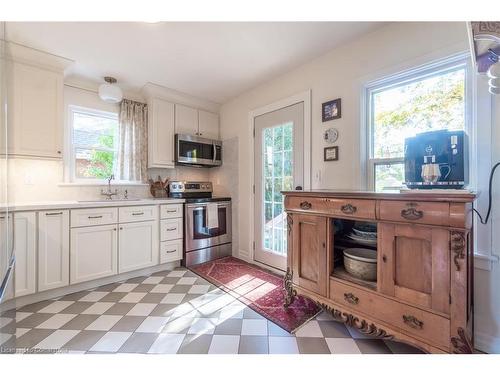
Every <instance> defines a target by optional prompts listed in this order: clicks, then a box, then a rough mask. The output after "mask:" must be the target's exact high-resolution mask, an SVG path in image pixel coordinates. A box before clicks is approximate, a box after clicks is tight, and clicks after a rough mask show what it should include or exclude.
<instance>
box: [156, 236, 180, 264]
mask: <svg viewBox="0 0 500 375" xmlns="http://www.w3.org/2000/svg"><path fill="white" fill-rule="evenodd" d="M181 259H182V238H181V239H179V240H173V241H163V242H161V243H160V263H168V262H174V261H176V260H181Z"/></svg>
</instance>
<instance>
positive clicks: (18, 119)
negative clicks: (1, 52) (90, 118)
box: [8, 62, 63, 159]
mask: <svg viewBox="0 0 500 375" xmlns="http://www.w3.org/2000/svg"><path fill="white" fill-rule="evenodd" d="M10 69H11V74H9V75H8V76H9V97H10V100H11V102H10V103H11V104H10V106H9V115H8V123H9V144H8V152H9V154H10V155H13V156H24V157H37V158H57V159H59V158H62V143H63V74H62V72H61V73H56V72H54V71H50V70H45V69H42V68H38V67H35V66H31V65H26V64H22V63H18V62H13V63H12V64H11V66H10Z"/></svg>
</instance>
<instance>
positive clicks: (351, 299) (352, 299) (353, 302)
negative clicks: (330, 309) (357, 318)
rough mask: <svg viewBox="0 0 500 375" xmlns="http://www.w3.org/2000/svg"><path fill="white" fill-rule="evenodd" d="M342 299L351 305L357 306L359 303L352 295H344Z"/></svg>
mask: <svg viewBox="0 0 500 375" xmlns="http://www.w3.org/2000/svg"><path fill="white" fill-rule="evenodd" d="M344 299H345V300H346V301H347V302H349V303H350V304H351V305H357V304H358V303H359V298H358V297H356V296H355V295H354V294H352V293H344Z"/></svg>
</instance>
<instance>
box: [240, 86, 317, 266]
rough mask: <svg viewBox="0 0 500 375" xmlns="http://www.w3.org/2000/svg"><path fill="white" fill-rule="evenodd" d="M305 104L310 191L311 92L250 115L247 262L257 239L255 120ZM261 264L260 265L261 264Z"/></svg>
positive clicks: (306, 179) (306, 178) (306, 180)
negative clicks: (286, 108)
mask: <svg viewBox="0 0 500 375" xmlns="http://www.w3.org/2000/svg"><path fill="white" fill-rule="evenodd" d="M300 102H303V103H304V186H303V187H304V190H308V189H310V188H311V90H306V91H303V92H300V93H298V94H295V95H292V96H289V97H287V98H284V99H281V100H278V101H276V102H273V103H271V104H268V105H265V106H263V107H259V108H256V109H254V110H252V111H250V112H249V113H248V127H247V136H248V137H249V139H250V140H251V141H250V152H249V153H250V155H248V157H249V159H250V166H249V168H250V171H251V172H250V173H251V179H250V182H251V184H250V192H251V194H250V209H249V210H248V211H249V212H248V216H249V223H251V225H250V228H249V232H250V237H249V241H248V252H245V253H246V254H244V253H242V252H241V250H240V254H241V255H240V257H242V258H243V257H244V258H246V260H247V261H249V262H251V263H254V251H253V244H254V239H255V230H254V224H253V223H254V217H255V213H254V207H255V195H254V193H253V186H254V185H255V175H254V173H255V172H254V171H255V165H254V158H255V155H254V154H255V152H254V150H255V140H254V136H253V132H254V119H255V117H257V116H260V115H263V114H265V113H268V112H272V111H276V110H278V109H281V108H284V107H289V106H291V105H294V104H297V103H300ZM259 264H260V263H259Z"/></svg>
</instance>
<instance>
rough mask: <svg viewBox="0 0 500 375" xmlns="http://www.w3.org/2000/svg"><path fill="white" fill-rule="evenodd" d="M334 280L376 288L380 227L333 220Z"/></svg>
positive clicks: (332, 275) (332, 258)
mask: <svg viewBox="0 0 500 375" xmlns="http://www.w3.org/2000/svg"><path fill="white" fill-rule="evenodd" d="M332 221H333V223H332V226H333V228H334V230H333V234H332V235H333V246H332V252H333V254H332V257H331V261H332V267H331V269H332V270H333V271H332V273H331V275H330V276H331V277H333V278H337V279H342V280H344V281H348V282H351V283H354V284H357V285H359V286H363V287H365V288H369V289H372V290H376V289H377V224H376V223H373V222H369V221H354V220H348V219H338V218H335V219H332Z"/></svg>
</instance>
